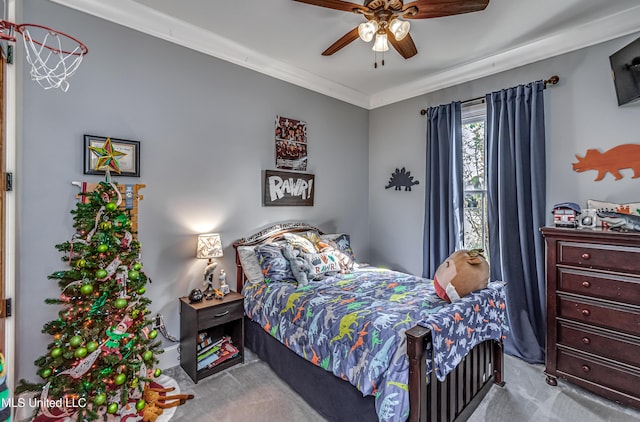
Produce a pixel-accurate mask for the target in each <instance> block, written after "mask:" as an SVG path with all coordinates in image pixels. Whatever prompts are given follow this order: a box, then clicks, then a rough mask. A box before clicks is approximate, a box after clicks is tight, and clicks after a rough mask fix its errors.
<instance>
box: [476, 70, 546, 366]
mask: <svg viewBox="0 0 640 422" xmlns="http://www.w3.org/2000/svg"><path fill="white" fill-rule="evenodd" d="M543 90H544V84H543V82H542V81H538V82H534V83H531V84H528V85H526V86H518V87H515V88H509V89H505V90H502V91H500V92H493V93H491V94H487V96H486V102H487V126H486V141H487V182H488V193H487V196H488V208H489V209H488V213H489V216H488V217H489V256H490V259H491V279H492V280H504V281H506V282H507V286H508V287H507V315H508V319H509V326H510V329H511V332H510V333H509V335H508V337H507V340H506V342H505V352H507V353H509V354H510V355H513V356H517V357H520V358H522V359H524V360H525V361H527V362H530V363H540V362H543V361H544V356H545V351H544V345H545V327H546V320H545V318H546V317H545V315H546V311H545V303H546V298H545V259H544V257H545V254H544V239H543V238H542V235H541V234H540V231H539V228H540V227H542V226H544V224H545V209H546V204H545V195H546V188H545V187H546V178H545V133H544V101H543Z"/></svg>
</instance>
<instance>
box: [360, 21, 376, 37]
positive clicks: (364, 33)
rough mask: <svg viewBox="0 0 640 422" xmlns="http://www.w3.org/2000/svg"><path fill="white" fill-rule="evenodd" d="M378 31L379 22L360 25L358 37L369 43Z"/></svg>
mask: <svg viewBox="0 0 640 422" xmlns="http://www.w3.org/2000/svg"><path fill="white" fill-rule="evenodd" d="M377 30H378V22H376V21H374V20H370V21H367V22H363V23H361V24H360V25H358V36H359V37H360V39H361V40H362V41H364V42H369V41H371V40H372V39H373V36H374V35H375V34H376V31H377Z"/></svg>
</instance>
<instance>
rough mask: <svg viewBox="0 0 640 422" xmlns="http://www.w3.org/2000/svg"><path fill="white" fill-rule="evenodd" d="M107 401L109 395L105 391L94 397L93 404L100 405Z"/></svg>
mask: <svg viewBox="0 0 640 422" xmlns="http://www.w3.org/2000/svg"><path fill="white" fill-rule="evenodd" d="M106 401H107V395H106V394H105V393H100V394H98V395H97V396H95V397H94V398H93V404H95V405H96V406H100V405H102V404H104V402H106Z"/></svg>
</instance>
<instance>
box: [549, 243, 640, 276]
mask: <svg viewBox="0 0 640 422" xmlns="http://www.w3.org/2000/svg"><path fill="white" fill-rule="evenodd" d="M639 256H640V248H636V247H631V246H611V245H600V244H597V243H578V242H562V241H561V242H558V262H559V263H562V264H569V265H578V266H581V267H586V268H601V269H605V270H612V271H621V272H630V273H634V274H638V273H640V259H639V258H638V257H639Z"/></svg>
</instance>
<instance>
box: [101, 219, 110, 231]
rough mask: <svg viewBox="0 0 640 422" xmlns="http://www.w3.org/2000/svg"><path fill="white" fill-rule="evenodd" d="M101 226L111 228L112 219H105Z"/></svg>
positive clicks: (103, 228)
mask: <svg viewBox="0 0 640 422" xmlns="http://www.w3.org/2000/svg"><path fill="white" fill-rule="evenodd" d="M100 228H101V229H102V230H109V229H110V228H111V221H103V222H101V223H100Z"/></svg>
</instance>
